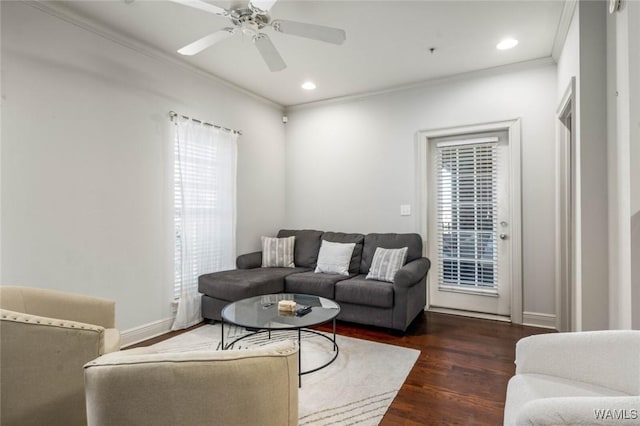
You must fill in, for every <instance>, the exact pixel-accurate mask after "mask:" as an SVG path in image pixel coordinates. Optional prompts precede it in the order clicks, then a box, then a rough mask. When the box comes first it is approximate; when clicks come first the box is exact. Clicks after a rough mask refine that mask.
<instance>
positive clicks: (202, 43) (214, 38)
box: [178, 28, 236, 56]
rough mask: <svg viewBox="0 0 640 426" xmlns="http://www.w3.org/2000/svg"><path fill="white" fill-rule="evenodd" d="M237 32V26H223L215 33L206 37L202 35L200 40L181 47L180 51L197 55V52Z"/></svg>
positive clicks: (184, 53) (188, 54) (180, 52)
mask: <svg viewBox="0 0 640 426" xmlns="http://www.w3.org/2000/svg"><path fill="white" fill-rule="evenodd" d="M235 32H236V31H235V28H223V29H221V30H220V31H216V32H215V33H213V34H209V35H208V36H206V37H202V38H201V39H200V40H196V41H194V42H193V43H191V44H188V45H186V46H185V47H183V48H182V49H179V50H178V53H179V54H181V55H187V56H191V55H195V54H196V53H200V52H202V51H203V50H204V49H206V48H207V47H211V46H213V45H214V44H216V43H218V42H219V41H222V40H224V39H227V38H229V37H231V36H232V35H234V34H235Z"/></svg>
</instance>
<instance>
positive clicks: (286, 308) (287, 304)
mask: <svg viewBox="0 0 640 426" xmlns="http://www.w3.org/2000/svg"><path fill="white" fill-rule="evenodd" d="M296 306H297V303H296V302H295V301H293V300H281V301H279V302H278V311H283V312H295V310H296Z"/></svg>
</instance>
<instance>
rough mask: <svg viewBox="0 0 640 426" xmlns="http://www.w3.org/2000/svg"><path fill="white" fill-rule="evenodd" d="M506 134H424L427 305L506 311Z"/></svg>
mask: <svg viewBox="0 0 640 426" xmlns="http://www.w3.org/2000/svg"><path fill="white" fill-rule="evenodd" d="M508 149H509V146H508V136H507V132H506V131H505V132H491V133H482V134H474V135H464V136H455V137H446V138H436V139H431V140H430V146H429V156H430V159H429V161H430V167H429V170H430V176H429V177H428V180H429V182H430V185H429V188H428V190H429V195H428V205H429V206H430V208H429V215H428V216H429V236H430V237H429V253H430V257H431V261H432V268H433V270H432V273H430V275H431V278H430V280H431V281H430V285H429V297H430V306H431V307H436V308H438V307H439V308H447V309H455V310H462V311H470V312H479V313H485V314H493V315H502V316H509V315H510V310H511V306H510V300H511V293H510V292H511V288H510V282H509V277H510V268H511V265H510V261H511V259H510V255H511V247H510V240H509V223H510V222H511V220H510V216H509V215H510V213H509V170H510V167H509V164H508V161H509V153H508Z"/></svg>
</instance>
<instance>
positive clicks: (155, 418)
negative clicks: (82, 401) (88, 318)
mask: <svg viewBox="0 0 640 426" xmlns="http://www.w3.org/2000/svg"><path fill="white" fill-rule="evenodd" d="M84 374H85V387H86V395H87V417H88V421H89V422H88V423H89V424H90V425H94V426H101V425H105V426H106V425H128V424H154V425H174V424H211V423H215V424H221V425H252V424H262V425H269V426H270V425H274V426H275V425H295V424H297V422H298V346H297V344H296V343H295V342H293V341H285V342H279V343H275V344H273V345H267V346H264V347H262V348H257V349H255V350H254V349H249V350H230V351H192V352H174V353H161V352H157V351H153V349H147V348H140V349H133V350H125V351H121V352H117V353H112V354H107V355H105V356H102V357H100V358H98V359H96V360H94V361H92V362H89V363H88V364H86V365H85V371H84ZM122 395H127V397H126V398H123V397H122ZM141 407H144V409H141Z"/></svg>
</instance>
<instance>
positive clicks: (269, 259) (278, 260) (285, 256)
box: [262, 237, 296, 268]
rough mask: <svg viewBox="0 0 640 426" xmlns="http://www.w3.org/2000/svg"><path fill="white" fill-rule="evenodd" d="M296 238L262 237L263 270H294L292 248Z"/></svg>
mask: <svg viewBox="0 0 640 426" xmlns="http://www.w3.org/2000/svg"><path fill="white" fill-rule="evenodd" d="M295 240H296V237H287V238H272V237H262V267H263V268H294V267H295V266H296V265H295V264H294V263H293V248H294V244H295Z"/></svg>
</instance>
